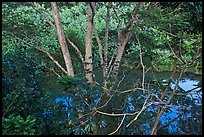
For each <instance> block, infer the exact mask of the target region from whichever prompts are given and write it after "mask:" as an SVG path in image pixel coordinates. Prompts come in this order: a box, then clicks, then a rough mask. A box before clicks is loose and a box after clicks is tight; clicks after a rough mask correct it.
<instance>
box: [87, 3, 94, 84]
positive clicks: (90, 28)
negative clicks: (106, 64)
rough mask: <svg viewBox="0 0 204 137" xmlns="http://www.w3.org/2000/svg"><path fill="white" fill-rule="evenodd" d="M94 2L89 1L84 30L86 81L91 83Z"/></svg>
mask: <svg viewBox="0 0 204 137" xmlns="http://www.w3.org/2000/svg"><path fill="white" fill-rule="evenodd" d="M94 8H95V3H94V2H89V4H88V24H87V32H86V55H85V68H86V70H85V71H86V79H87V81H88V83H90V84H93V64H92V63H93V61H92V58H93V57H92V32H93V17H94V13H93V12H94V11H93V10H94Z"/></svg>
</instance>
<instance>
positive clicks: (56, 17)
mask: <svg viewBox="0 0 204 137" xmlns="http://www.w3.org/2000/svg"><path fill="white" fill-rule="evenodd" d="M51 7H52V11H53V18H54V20H55V24H56V28H57V36H58V40H59V42H60V46H61V50H62V53H63V57H64V61H65V65H66V68H67V75H70V76H74V71H73V65H72V60H71V57H70V54H69V50H68V46H67V43H66V39H65V35H64V30H63V28H62V24H61V20H60V16H59V12H58V9H57V5H56V2H51Z"/></svg>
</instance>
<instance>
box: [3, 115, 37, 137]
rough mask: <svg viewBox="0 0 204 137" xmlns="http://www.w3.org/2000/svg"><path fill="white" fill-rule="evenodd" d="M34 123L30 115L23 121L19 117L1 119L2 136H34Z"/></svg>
mask: <svg viewBox="0 0 204 137" xmlns="http://www.w3.org/2000/svg"><path fill="white" fill-rule="evenodd" d="M35 121H36V119H33V118H32V117H31V116H30V115H28V116H27V117H26V119H25V120H24V119H23V118H22V117H21V116H20V115H18V116H14V115H9V116H8V118H5V117H2V127H3V133H2V134H3V135H34V134H35V129H34V126H35Z"/></svg>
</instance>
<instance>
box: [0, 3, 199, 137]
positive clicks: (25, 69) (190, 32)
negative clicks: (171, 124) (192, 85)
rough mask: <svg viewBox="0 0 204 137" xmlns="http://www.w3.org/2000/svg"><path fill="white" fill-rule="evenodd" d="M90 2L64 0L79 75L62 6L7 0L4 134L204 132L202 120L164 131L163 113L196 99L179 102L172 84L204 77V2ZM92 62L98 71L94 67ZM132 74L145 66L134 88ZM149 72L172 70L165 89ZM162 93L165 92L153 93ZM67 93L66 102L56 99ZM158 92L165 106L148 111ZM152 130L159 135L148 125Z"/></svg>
mask: <svg viewBox="0 0 204 137" xmlns="http://www.w3.org/2000/svg"><path fill="white" fill-rule="evenodd" d="M52 4H53V3H52ZM91 4H93V3H92V2H91ZM91 4H90V3H88V2H86V3H85V2H57V3H56V5H57V8H58V11H59V15H60V18H59V19H60V20H61V24H62V29H61V30H63V31H62V32H64V34H65V37H66V36H67V37H68V38H67V37H66V40H65V41H66V42H67V45H68V47H67V49H68V51H69V53H70V56H71V61H72V65H73V70H74V75H70V73H69V68H67V65H68V64H67V62H66V60H65V56H64V51H63V49H62V45H61V41H60V34H59V33H57V31H58V30H60V28H58V25H57V23H56V18H55V17H57V15H56V14H54V13H55V12H54V8H55V6H54V5H52V7H51V5H50V3H48V2H39V3H35V2H25V3H19V2H3V3H2V134H4V135H13V134H15V135H16V134H17V135H41V134H43V135H51V134H54V135H68V134H77V135H82V134H91V135H92V134H201V131H202V129H201V128H202V123H201V122H200V121H199V120H198V121H197V122H195V121H194V122H195V123H194V125H197V127H195V128H191V130H190V131H188V130H185V128H186V129H188V128H187V127H185V124H183V123H182V124H181V127H182V128H181V130H183V132H180V131H176V132H172V133H170V132H169V131H168V129H167V128H165V127H168V126H164V128H157V127H162V126H161V122H160V121H157V119H159V118H160V116H161V115H162V114H165V112H166V111H170V110H169V109H167V108H166V106H167V105H169V104H170V101H173V102H172V104H175V105H178V104H176V102H177V101H179V100H186V103H184V104H182V105H183V106H185V105H186V106H188V105H190V103H192V104H193V103H194V101H193V100H190V99H189V98H176V97H175V91H176V90H177V92H179V93H184V91H182V89H179V88H178V89H176V87H175V88H170V83H174V84H175V85H176V83H177V82H176V81H173V80H172V79H173V78H178V79H177V81H179V80H180V79H181V77H182V75H183V74H184V73H194V74H202V72H201V70H202V57H201V51H202V15H201V14H202V2H144V3H140V2H139V3H133V2H99V3H97V4H96V5H95V8H96V9H95V14H94V13H93V11H94V9H93V8H94V6H93V5H92V6H93V7H91ZM140 4H141V5H140ZM90 7H91V8H90ZM90 9H91V10H90ZM137 9H138V11H136V10H137ZM55 15H56V16H55ZM90 17H92V19H93V20H92V21H93V22H91V20H89V19H91V18H90ZM49 21H50V22H49ZM52 24H54V27H53V26H52ZM87 24H88V25H87ZM89 25H90V27H87V26H89ZM92 29H93V31H90V30H92ZM89 32H90V33H89ZM122 32H124V33H122ZM122 34H124V36H122ZM89 36H91V37H89ZM126 39H127V41H126ZM99 40H100V41H99ZM70 41H71V42H70ZM90 41H91V49H92V53H91V56H88V55H90V54H89V52H87V50H88V49H89V50H90V48H87V47H88V46H90V45H89V44H88V42H90ZM121 41H122V42H121ZM100 43H101V44H100ZM121 43H122V44H121ZM73 45H75V46H76V47H77V49H78V51H77V50H76V48H74V46H73ZM123 45H124V51H123V49H122V48H120V47H123ZM106 46H107V47H106ZM100 47H102V48H103V49H102V50H100ZM106 48H107V49H106ZM80 55H82V56H80ZM120 55H121V60H120V58H119V57H120ZM89 59H93V60H91V61H92V62H88V61H90V60H89ZM64 60H65V61H64ZM57 63H58V64H60V65H58V64H57ZM69 63H70V62H69ZM87 64H88V65H91V66H92V67H93V70H91V71H90V72H89V70H87V69H89V68H88V67H89V66H88V65H87ZM69 65H71V64H69ZM87 66H88V67H87ZM117 66H118V67H117ZM119 66H120V67H119ZM63 68H64V69H63ZM65 68H67V69H65ZM129 70H132V71H134V70H141V74H142V76H141V77H140V78H138V80H137V81H135V83H134V84H132V85H129V84H127V86H129V87H125V86H123V85H125V82H124V81H123V79H124V77H125V74H127V73H128V71H129ZM147 71H151V72H162V71H170V72H172V73H171V75H169V83H168V84H167V85H165V86H164V85H162V84H161V83H162V82H163V79H162V78H161V79H157V80H156V81H151V80H150V79H148V78H145V73H146V72H147ZM89 74H91V75H89ZM175 74H178V75H180V76H181V77H179V76H178V77H176V76H175ZM90 76H91V78H93V82H92V81H90V79H89V78H90ZM87 81H88V82H87ZM127 81H128V80H127ZM123 82H124V83H123ZM199 84H200V83H199ZM177 87H178V85H177ZM155 89H159V90H158V91H155V92H154V93H153V91H154V90H155ZM201 90H202V89H201ZM130 91H131V92H130ZM171 91H172V92H171ZM59 92H60V94H61V96H63V97H64V99H65V100H66V101H67V104H65V103H64V102H63V101H60V102H57V101H56V100H55V99H56V97H57V96H58V95H55V94H57V93H59ZM156 95H157V98H155V97H154V96H156ZM158 98H160V100H159V101H161V102H160V103H162V102H166V105H164V107H163V106H162V105H161V106H160V104H157V105H155V108H158V111H146V110H145V109H146V108H147V107H149V106H151V104H153V103H152V102H158V100H157V99H158ZM130 104H131V105H130ZM132 105H133V106H134V109H131V106H132ZM155 108H154V109H155ZM194 109H195V111H196V109H197V110H201V106H194ZM155 110H156V109H155ZM181 111H184V109H181ZM115 114H116V115H115ZM117 114H118V115H117ZM119 114H120V115H119ZM159 114H161V115H160V116H159ZM195 115H197V116H198V117H199V116H201V113H199V114H195ZM137 117H138V118H137ZM152 121H154V122H152ZM191 122H193V121H191V120H190V119H189V123H191ZM143 123H149V125H148V126H146V125H144V124H143ZM120 124H121V125H122V126H121V125H120ZM167 125H168V124H167ZM144 126H146V128H149V130H150V131H148V132H146V131H143V129H144V130H146V129H145V127H144ZM186 126H190V124H189V125H186ZM117 128H118V129H117ZM159 129H160V130H159ZM114 131H115V132H114ZM184 131H185V132H184Z"/></svg>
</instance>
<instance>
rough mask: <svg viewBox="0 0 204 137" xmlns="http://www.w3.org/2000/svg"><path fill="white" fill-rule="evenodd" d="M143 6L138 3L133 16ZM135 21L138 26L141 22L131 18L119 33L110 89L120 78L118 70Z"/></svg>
mask: <svg viewBox="0 0 204 137" xmlns="http://www.w3.org/2000/svg"><path fill="white" fill-rule="evenodd" d="M142 5H143V3H142V2H138V5H137V7H135V8H134V9H133V11H132V14H133V15H135V14H137V13H138V12H139V9H140V8H141V7H142ZM135 20H136V25H137V24H138V23H139V22H140V20H138V19H136V18H131V19H130V21H129V22H128V24H127V25H126V27H125V28H124V29H122V30H121V31H120V32H118V51H117V56H116V59H115V61H114V64H113V65H114V66H113V70H112V73H111V88H110V89H112V88H113V87H114V85H115V82H116V78H117V76H118V70H119V67H120V62H121V60H122V56H123V52H124V49H125V45H126V44H127V42H128V40H129V39H130V37H131V29H132V28H133V25H134V21H135Z"/></svg>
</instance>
